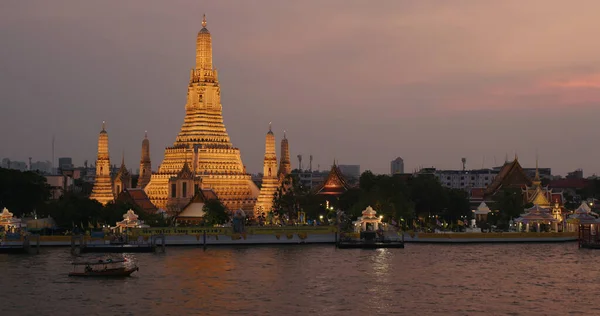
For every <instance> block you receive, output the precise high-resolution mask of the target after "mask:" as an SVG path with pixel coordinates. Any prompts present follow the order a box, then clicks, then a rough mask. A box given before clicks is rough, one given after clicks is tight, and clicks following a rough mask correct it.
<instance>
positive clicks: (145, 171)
mask: <svg viewBox="0 0 600 316" xmlns="http://www.w3.org/2000/svg"><path fill="white" fill-rule="evenodd" d="M151 176H152V163H151V162H150V141H149V140H148V132H146V133H145V134H144V140H143V141H142V159H140V177H139V179H138V185H137V187H138V188H140V189H143V188H145V187H146V185H148V183H149V182H150V177H151Z"/></svg>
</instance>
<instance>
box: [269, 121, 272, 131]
mask: <svg viewBox="0 0 600 316" xmlns="http://www.w3.org/2000/svg"><path fill="white" fill-rule="evenodd" d="M271 123H273V122H269V133H272V132H273V131H272V130H271Z"/></svg>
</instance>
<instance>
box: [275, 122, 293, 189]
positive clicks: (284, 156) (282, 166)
mask: <svg viewBox="0 0 600 316" xmlns="http://www.w3.org/2000/svg"><path fill="white" fill-rule="evenodd" d="M280 155H281V159H280V160H279V171H277V175H278V176H279V179H280V181H281V180H282V179H283V178H285V176H287V175H288V174H290V173H292V163H291V162H290V144H289V142H288V139H287V137H286V135H285V131H283V139H282V140H281V152H280Z"/></svg>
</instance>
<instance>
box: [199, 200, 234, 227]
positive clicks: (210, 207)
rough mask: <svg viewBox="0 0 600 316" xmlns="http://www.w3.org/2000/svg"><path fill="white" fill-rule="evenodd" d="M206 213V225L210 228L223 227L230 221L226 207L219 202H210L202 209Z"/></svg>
mask: <svg viewBox="0 0 600 316" xmlns="http://www.w3.org/2000/svg"><path fill="white" fill-rule="evenodd" d="M202 210H203V211H204V213H205V214H204V223H205V224H206V225H208V226H214V225H222V224H225V223H226V222H227V221H229V216H228V215H227V211H226V209H225V206H224V205H223V203H221V201H219V200H208V201H206V203H205V204H204V207H203V209H202Z"/></svg>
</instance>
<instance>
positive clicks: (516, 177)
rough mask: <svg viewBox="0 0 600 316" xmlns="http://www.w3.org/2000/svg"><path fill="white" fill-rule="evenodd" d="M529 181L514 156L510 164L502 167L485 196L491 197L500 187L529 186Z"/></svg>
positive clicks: (530, 183) (530, 182)
mask: <svg viewBox="0 0 600 316" xmlns="http://www.w3.org/2000/svg"><path fill="white" fill-rule="evenodd" d="M532 183H533V182H532V181H531V179H530V178H529V177H528V176H527V174H526V173H525V171H524V170H523V167H521V164H519V160H518V159H517V157H516V156H515V159H514V160H513V161H512V162H507V163H505V164H504V166H502V169H500V172H499V173H498V175H497V176H496V177H495V178H494V181H492V183H490V185H489V186H488V187H487V189H486V190H485V194H486V195H493V194H495V193H496V192H498V190H500V188H502V187H523V186H531V185H532Z"/></svg>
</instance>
